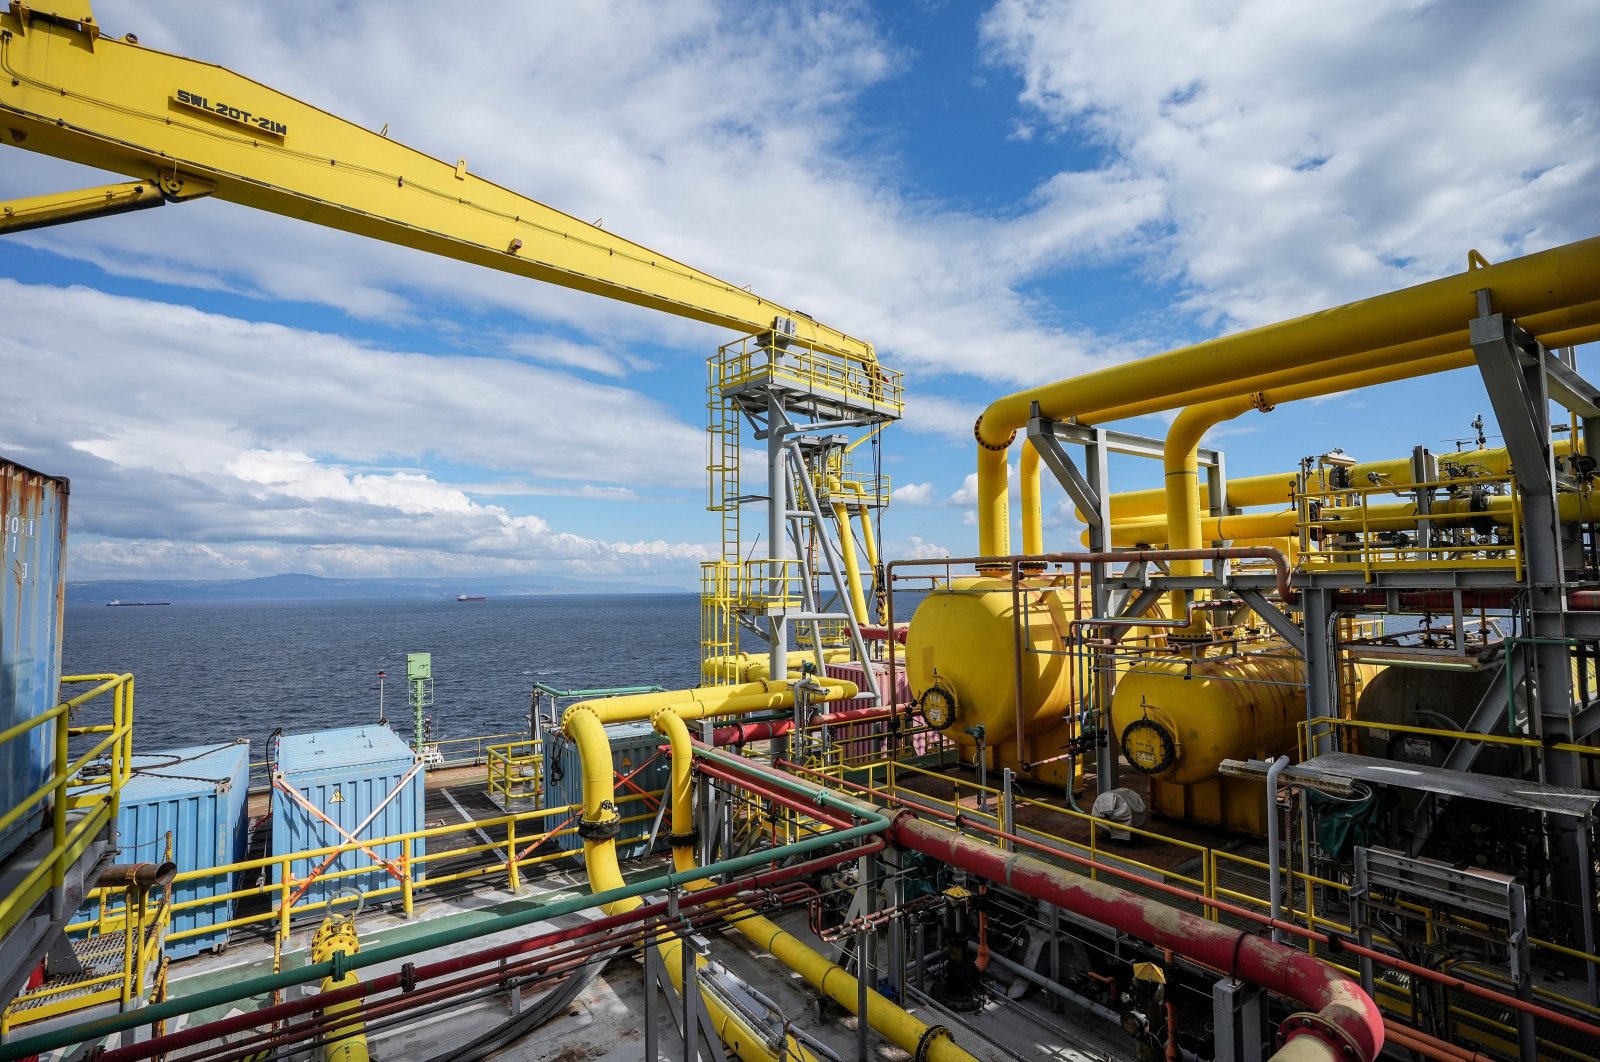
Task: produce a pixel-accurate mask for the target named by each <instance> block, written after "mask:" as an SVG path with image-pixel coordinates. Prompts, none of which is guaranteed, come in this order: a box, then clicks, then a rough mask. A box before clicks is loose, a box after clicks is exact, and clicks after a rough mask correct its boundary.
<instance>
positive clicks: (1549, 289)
mask: <svg viewBox="0 0 1600 1062" xmlns="http://www.w3.org/2000/svg"><path fill="white" fill-rule="evenodd" d="M1485 288H1487V289H1489V290H1490V291H1492V293H1493V297H1494V309H1495V310H1496V312H1499V313H1504V314H1507V315H1508V316H1511V317H1516V318H1519V319H1523V320H1525V321H1526V322H1529V323H1525V327H1528V326H1529V324H1531V320H1532V319H1533V318H1535V317H1537V318H1538V327H1539V328H1540V329H1541V331H1538V332H1535V334H1536V335H1543V334H1544V333H1545V332H1554V333H1560V332H1562V331H1563V330H1573V329H1579V328H1583V327H1587V326H1589V325H1594V324H1597V323H1600V311H1597V308H1600V303H1597V302H1596V300H1595V299H1594V295H1595V292H1597V291H1600V237H1593V238H1590V239H1588V240H1582V241H1579V242H1578V243H1573V244H1568V245H1566V246H1564V247H1557V248H1553V249H1551V250H1548V251H1541V252H1539V253H1537V254H1531V255H1526V256H1524V257H1522V258H1516V259H1512V260H1511V261H1508V262H1501V263H1499V264H1498V265H1493V266H1489V267H1488V268H1485V269H1476V270H1470V271H1469V272H1466V273H1458V274H1456V275H1455V276H1450V277H1444V278H1442V279H1440V280H1434V281H1429V282H1428V283H1426V284H1419V285H1416V286H1414V287H1410V288H1404V289H1401V290H1400V291H1393V292H1389V293H1387V294H1384V295H1378V296H1375V297H1373V298H1370V299H1364V300H1362V301H1360V302H1353V303H1349V304H1347V305H1345V306H1341V307H1337V308H1335V309H1331V310H1324V311H1322V312H1320V313H1314V314H1307V315H1305V316H1303V317H1297V318H1294V319H1293V320H1290V321H1284V322H1280V323H1278V324H1273V325H1265V326H1263V327H1261V328H1255V329H1251V330H1249V331H1246V332H1240V333H1238V334H1236V335H1232V336H1224V337H1220V338H1218V339H1212V340H1207V341H1206V342H1203V343H1197V344H1194V345H1193V346H1189V347H1184V348H1181V349H1178V350H1171V351H1168V352H1166V353H1165V354H1157V355H1155V356H1153V357H1149V358H1141V359H1139V360H1137V361H1133V362H1127V363H1124V364H1122V365H1115V366H1111V367H1109V368H1105V369H1101V370H1098V371H1096V372H1092V373H1087V374H1085V375H1083V376H1077V377H1073V378H1070V379H1067V380H1060V381H1057V382H1056V383H1053V384H1047V385H1045V386H1043V387H1035V388H1031V389H1029V390H1026V391H1019V392H1017V393H1015V394H1011V395H1006V396H1004V397H1002V398H999V399H996V400H995V401H994V402H992V403H990V405H989V407H988V408H987V409H985V410H984V412H983V413H982V414H981V415H980V416H979V417H978V421H977V423H976V424H974V425H973V434H974V435H975V436H976V438H977V442H978V500H979V506H978V513H977V517H978V548H979V552H980V553H981V554H983V555H984V556H996V555H1004V554H1007V553H1009V552H1010V531H1009V528H1008V527H1007V526H1006V516H1007V507H1008V503H1007V500H1006V482H1005V464H1006V458H1005V453H1006V450H1007V448H1008V447H1009V446H1010V445H1011V440H1012V439H1013V438H1014V437H1015V435H1016V430H1017V429H1018V428H1019V427H1021V426H1022V425H1024V424H1026V423H1027V421H1028V417H1029V416H1030V415H1031V411H1032V407H1033V405H1034V403H1038V405H1039V409H1040V412H1041V413H1042V414H1043V415H1044V416H1046V417H1049V418H1051V419H1054V420H1066V419H1069V418H1073V417H1086V415H1087V414H1090V413H1093V412H1095V411H1105V410H1116V409H1119V408H1127V407H1131V406H1133V405H1135V404H1139V403H1150V402H1154V403H1155V404H1154V405H1153V406H1151V407H1149V408H1146V409H1145V410H1144V411H1145V412H1157V411H1159V410H1163V409H1170V408H1171V407H1172V406H1174V405H1176V404H1178V403H1179V402H1180V401H1193V400H1194V398H1196V397H1198V394H1197V393H1198V392H1205V391H1206V389H1208V388H1212V387H1218V386H1220V387H1221V388H1222V393H1216V392H1214V391H1213V392H1209V393H1207V394H1206V397H1207V398H1213V397H1214V398H1222V397H1227V396H1229V395H1232V394H1239V393H1243V392H1247V391H1251V390H1260V389H1261V388H1263V387H1264V386H1270V385H1278V384H1279V383H1280V382H1281V378H1278V379H1274V378H1273V374H1275V373H1281V372H1286V371H1292V370H1297V369H1302V368H1304V369H1310V370H1311V371H1312V372H1313V373H1314V374H1315V375H1319V376H1329V375H1334V374H1336V373H1338V372H1339V371H1340V369H1337V368H1330V367H1329V366H1328V365H1327V364H1325V363H1327V362H1330V361H1334V360H1336V359H1339V358H1341V357H1347V356H1350V355H1351V352H1371V351H1376V350H1378V349H1379V348H1389V347H1398V346H1402V345H1406V344H1413V343H1415V344H1418V346H1417V348H1416V350H1415V353H1414V354H1413V355H1412V357H1414V358H1416V359H1424V358H1431V357H1433V356H1436V355H1448V354H1450V353H1451V352H1453V351H1463V350H1466V349H1467V348H1468V346H1469V345H1470V344H1469V339H1468V335H1467V325H1468V322H1470V321H1471V320H1472V319H1473V318H1475V317H1476V316H1477V315H1478V305H1477V296H1476V292H1478V291H1479V290H1481V289H1485ZM1567 341H1568V342H1572V341H1573V340H1567ZM1467 357H1468V359H1469V360H1470V355H1468V356H1467ZM1466 363H1467V362H1465V361H1463V362H1462V364H1466ZM1411 368H1412V371H1411V372H1410V374H1409V375H1413V376H1415V375H1422V374H1423V373H1425V372H1429V371H1438V370H1436V369H1435V370H1429V369H1423V368H1421V367H1420V366H1417V365H1413V366H1411ZM1346 371H1348V370H1346ZM1269 380H1270V384H1269ZM1234 385H1237V386H1234ZM1119 415H1120V416H1131V415H1133V414H1131V413H1121V414H1119ZM1100 419H1103V420H1108V419H1113V418H1111V417H1101V418H1100Z"/></svg>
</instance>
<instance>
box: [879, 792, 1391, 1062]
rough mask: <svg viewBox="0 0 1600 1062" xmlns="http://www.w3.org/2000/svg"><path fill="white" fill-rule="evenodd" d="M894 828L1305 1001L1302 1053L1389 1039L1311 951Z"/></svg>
mask: <svg viewBox="0 0 1600 1062" xmlns="http://www.w3.org/2000/svg"><path fill="white" fill-rule="evenodd" d="M890 837H891V838H892V840H893V841H894V843H895V844H896V845H898V846H900V847H902V848H910V849H912V850H913V851H917V852H921V853H923V854H924V855H929V856H932V857H933V858H935V859H938V860H940V861H941V862H944V863H947V864H949V865H951V866H958V867H961V868H962V869H964V870H968V871H971V872H972V873H974V874H980V875H982V876H983V877H985V878H988V879H989V880H991V881H997V882H1001V883H1003V884H1005V885H1007V886H1009V887H1011V888H1013V889H1016V890H1017V891H1019V892H1022V893H1024V894H1026V895H1028V896H1032V897H1034V898H1035V899H1039V900H1044V901H1046V902H1048V903H1053V904H1057V905H1058V906H1061V907H1065V908H1066V909H1068V910H1070V911H1074V912H1076V913H1077V914H1080V915H1084V916H1085V917H1088V918H1090V919H1093V920H1094V921H1097V922H1099V923H1102V924H1104V925H1106V926H1110V927H1112V928H1115V929H1118V930H1120V931H1122V932H1124V933H1128V934H1131V935H1132V936H1134V937H1137V938H1139V939H1140V940H1143V941H1147V942H1148V943H1150V944H1152V945H1154V946H1156V947H1159V948H1171V949H1172V950H1173V951H1175V952H1177V953H1178V954H1180V955H1183V956H1185V957H1187V958H1189V959H1192V960H1194V961H1196V962H1200V963H1203V964H1205V965H1206V966H1209V967H1211V968H1212V969H1215V970H1220V971H1222V972H1223V973H1225V974H1229V975H1232V976H1237V977H1241V978H1243V979H1244V980H1246V981H1249V982H1251V983H1252V984H1257V985H1260V986H1262V987H1263V988H1266V989H1268V990H1269V991H1272V992H1276V993H1278V994H1279V995H1283V996H1287V997H1288V998H1290V999H1293V1000H1296V1001H1298V1002H1300V1003H1302V1004H1304V1005H1305V1006H1306V1007H1307V1008H1308V1009H1307V1010H1306V1011H1302V1012H1300V1013H1298V1014H1294V1015H1291V1016H1290V1017H1289V1018H1288V1019H1287V1020H1285V1021H1284V1022H1283V1025H1282V1026H1281V1035H1282V1038H1283V1044H1284V1047H1285V1048H1287V1047H1288V1045H1289V1044H1290V1043H1292V1042H1295V1041H1300V1040H1304V1041H1308V1042H1307V1043H1301V1044H1299V1045H1298V1047H1297V1049H1296V1050H1295V1051H1294V1052H1293V1055H1294V1057H1295V1058H1302V1057H1320V1058H1322V1059H1326V1060H1328V1062H1335V1060H1338V1062H1354V1060H1359V1062H1372V1060H1373V1059H1375V1058H1377V1056H1378V1052H1379V1051H1380V1050H1381V1049H1382V1048H1383V1016H1382V1014H1380V1013H1379V1011H1378V1007H1377V1004H1375V1003H1374V1002H1373V1001H1372V999H1371V997H1369V996H1368V995H1367V994H1366V993H1365V992H1363V991H1362V990H1361V989H1360V987H1359V986H1357V985H1355V984H1353V983H1352V982H1351V981H1349V980H1348V979H1347V978H1345V977H1344V975H1342V974H1340V973H1338V972H1337V971H1335V970H1334V969H1332V968H1331V967H1328V966H1325V965H1323V964H1322V963H1320V962H1318V961H1317V960H1316V959H1314V958H1312V957H1311V956H1310V955H1307V954H1305V953H1304V952H1300V951H1296V950H1295V949H1294V948H1291V947H1288V946H1287V945H1284V944H1278V943H1275V942H1273V941H1271V940H1269V939H1267V938H1265V937H1260V936H1257V935H1255V934H1254V933H1250V932H1246V931H1242V930H1237V929H1230V928H1229V927H1227V926H1224V925H1222V924H1220V923H1217V922H1208V921H1206V920H1205V919H1204V918H1201V917H1199V916H1197V915H1192V914H1188V913H1187V912H1184V911H1179V910H1175V909H1174V908H1172V907H1169V906H1167V905H1166V904H1163V903H1160V902H1158V901H1156V900H1152V899H1147V898H1145V897H1143V896H1139V895H1137V894H1136V893H1132V892H1129V891H1127V890H1126V889H1119V888H1117V887H1116V886H1113V885H1106V884H1104V883H1102V882H1098V881H1094V880H1092V879H1090V878H1086V877H1083V876H1081V875H1078V874H1073V873H1071V872H1069V871H1066V870H1063V869H1062V868H1060V867H1056V866H1052V865H1051V864H1049V863H1046V862H1044V861H1043V860H1039V859H1035V858H1034V857H1032V856H1027V855H1021V854H1016V853H1008V852H1004V851H1001V850H1000V849H998V848H996V847H994V846H993V845H990V844H985V843H984V842H981V841H976V840H973V839H972V838H970V837H964V836H962V835H961V834H958V833H953V832H951V831H950V830H947V829H944V828H942V827H939V826H934V825H932V824H930V823H927V822H923V821H921V820H919V819H917V818H916V817H915V816H912V815H899V816H897V817H896V818H895V819H894V823H893V825H892V826H891V827H890ZM1318 1048H1320V1049H1321V1050H1320V1051H1319V1050H1317V1049H1318ZM1313 1051H1314V1052H1316V1053H1315V1054H1314V1055H1313V1054H1310V1052H1313ZM1280 1057H1288V1055H1287V1054H1285V1055H1283V1056H1280Z"/></svg>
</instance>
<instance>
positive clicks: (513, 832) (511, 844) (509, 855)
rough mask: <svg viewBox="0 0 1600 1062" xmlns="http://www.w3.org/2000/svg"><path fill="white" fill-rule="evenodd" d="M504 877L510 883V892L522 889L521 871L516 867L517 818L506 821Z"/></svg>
mask: <svg viewBox="0 0 1600 1062" xmlns="http://www.w3.org/2000/svg"><path fill="white" fill-rule="evenodd" d="M506 878H507V879H508V880H509V881H510V883H511V894H512V895H513V896H515V895H516V894H517V893H519V892H521V891H522V873H521V871H520V870H519V869H518V868H517V820H516V819H514V818H513V819H512V820H511V821H510V822H508V823H506Z"/></svg>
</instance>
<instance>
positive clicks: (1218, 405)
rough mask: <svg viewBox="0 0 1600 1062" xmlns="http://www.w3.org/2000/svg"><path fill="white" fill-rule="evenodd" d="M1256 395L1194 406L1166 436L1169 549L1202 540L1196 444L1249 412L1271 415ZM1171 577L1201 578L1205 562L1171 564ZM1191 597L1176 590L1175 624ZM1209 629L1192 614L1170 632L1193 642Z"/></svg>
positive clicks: (1172, 605)
mask: <svg viewBox="0 0 1600 1062" xmlns="http://www.w3.org/2000/svg"><path fill="white" fill-rule="evenodd" d="M1265 401H1266V400H1265V399H1264V398H1263V397H1261V396H1260V395H1240V396H1238V397H1235V398H1224V399H1219V400H1218V401H1215V402H1206V403H1203V404H1201V405H1198V406H1189V407H1188V408H1186V409H1185V410H1184V411H1183V412H1182V413H1179V414H1178V416H1177V419H1176V420H1174V421H1173V422H1172V427H1171V428H1170V429H1168V431H1167V441H1166V448H1165V449H1164V450H1163V451H1162V463H1163V465H1164V467H1165V471H1166V474H1167V477H1166V493H1167V526H1168V528H1170V529H1171V538H1172V548H1173V549H1198V548H1199V547H1200V545H1201V538H1200V516H1201V513H1200V458H1199V451H1200V440H1201V439H1202V438H1204V437H1205V434H1206V432H1208V431H1210V430H1211V428H1212V426H1213V425H1216V424H1218V423H1220V422H1222V421H1224V420H1231V419H1233V418H1234V417H1237V416H1238V415H1239V414H1241V413H1243V412H1245V411H1246V410H1248V409H1252V408H1261V409H1263V410H1267V409H1271V408H1272V407H1271V406H1268V405H1266V404H1265ZM1170 563H1171V572H1172V574H1173V575H1175V576H1180V577H1190V576H1196V575H1201V574H1203V573H1204V572H1205V562H1204V561H1200V560H1175V561H1172V562H1170ZM1192 593H1193V591H1190V590H1174V591H1172V593H1171V594H1170V595H1169V596H1168V598H1167V602H1168V607H1169V608H1170V609H1171V611H1170V612H1168V613H1167V614H1168V615H1169V616H1172V617H1173V618H1174V619H1177V618H1179V617H1181V616H1183V615H1184V614H1185V613H1187V612H1188V608H1189V597H1190V594H1192ZM1209 628H1210V621H1209V619H1208V618H1207V617H1206V615H1205V613H1203V612H1201V613H1196V614H1194V615H1193V617H1192V618H1191V620H1190V623H1189V626H1187V627H1184V628H1180V629H1178V630H1175V631H1173V632H1171V633H1172V634H1174V635H1177V636H1179V637H1185V636H1188V637H1195V636H1199V635H1202V634H1204V633H1205V632H1206V631H1207V630H1208V629H1209Z"/></svg>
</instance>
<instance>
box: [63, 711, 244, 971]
mask: <svg viewBox="0 0 1600 1062" xmlns="http://www.w3.org/2000/svg"><path fill="white" fill-rule="evenodd" d="M130 767H131V771H132V774H131V777H129V779H128V782H127V784H126V785H125V786H123V788H122V799H121V806H120V808H119V809H118V811H117V849H118V851H117V857H116V858H117V862H119V863H160V862H161V861H163V860H164V859H166V858H167V844H168V838H169V836H170V838H171V845H172V861H173V862H174V863H176V864H177V865H178V873H180V874H183V873H186V872H188V871H193V870H204V869H206V868H208V867H220V866H226V865H227V864H229V863H238V862H242V861H243V860H244V858H245V855H246V850H247V846H248V844H249V839H250V822H249V816H248V814H247V810H246V803H247V801H248V799H249V794H250V743H249V742H248V741H245V740H242V739H241V740H239V741H235V742H230V743H228V744H226V745H206V746H199V747H195V748H185V749H172V750H170V751H168V752H140V753H136V754H135V755H134V757H133V762H132V764H131V765H130ZM235 877H236V875H235V874H234V873H232V872H228V873H225V874H218V875H214V876H211V877H206V878H197V879H194V880H191V881H180V882H177V883H176V884H175V885H173V887H172V902H173V903H174V904H179V903H183V902H185V901H190V900H201V899H206V898H208V897H213V896H226V895H227V894H228V893H230V892H232V891H233V890H234V888H235V885H234V881H235ZM233 909H234V901H232V900H218V901H216V902H215V903H209V904H199V905H196V906H194V907H187V908H185V909H183V910H181V911H178V912H177V913H176V914H174V915H173V916H172V924H171V925H170V926H169V927H168V929H167V941H168V943H167V954H168V955H169V956H171V957H172V958H174V959H184V958H188V957H189V956H191V955H198V954H199V953H200V952H202V951H207V950H211V951H215V950H219V949H220V948H221V947H222V946H223V945H225V944H227V942H228V931H227V930H226V929H221V930H212V929H210V928H209V927H211V926H214V925H218V924H220V923H223V922H226V921H228V920H229V919H230V918H231V917H232V916H233ZM95 914H96V910H95V906H94V905H93V904H90V905H87V906H85V907H84V908H83V909H82V910H80V911H79V912H78V914H77V915H76V916H75V918H74V919H73V920H74V921H80V920H84V919H89V918H93V917H94V916H95ZM180 933H181V934H184V935H183V936H181V937H178V939H176V940H174V939H173V937H174V936H176V935H178V934H180Z"/></svg>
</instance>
